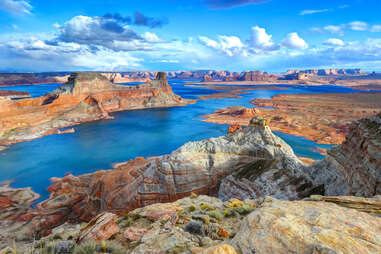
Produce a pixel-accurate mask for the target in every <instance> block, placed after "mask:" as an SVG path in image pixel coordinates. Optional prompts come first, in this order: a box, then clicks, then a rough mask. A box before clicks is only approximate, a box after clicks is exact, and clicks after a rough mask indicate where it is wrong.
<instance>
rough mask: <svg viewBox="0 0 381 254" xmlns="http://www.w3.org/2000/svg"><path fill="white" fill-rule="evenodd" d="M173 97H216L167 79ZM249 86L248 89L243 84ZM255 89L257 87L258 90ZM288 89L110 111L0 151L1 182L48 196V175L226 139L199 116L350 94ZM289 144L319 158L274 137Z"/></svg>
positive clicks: (299, 147)
mask: <svg viewBox="0 0 381 254" xmlns="http://www.w3.org/2000/svg"><path fill="white" fill-rule="evenodd" d="M170 83H171V85H172V87H173V90H174V92H175V93H176V94H178V95H180V96H182V97H183V98H187V99H196V98H198V96H200V95H206V94H212V93H215V92H216V91H215V90H212V89H207V88H198V87H186V86H184V81H173V80H172V81H170ZM58 86H59V84H45V85H29V86H28V85H23V86H18V87H2V89H9V90H19V91H20V90H21V91H28V92H30V93H31V95H32V96H33V97H36V96H41V95H43V94H45V93H47V92H49V91H51V90H53V89H55V88H56V87H58ZM245 87H248V86H245ZM257 87H258V86H257ZM283 87H287V88H289V90H255V91H254V90H253V91H250V93H248V94H242V98H224V99H211V100H199V101H197V103H195V104H192V105H188V106H185V107H172V108H158V109H144V110H134V111H123V112H116V113H112V115H113V116H114V117H115V119H112V120H100V121H94V122H90V123H84V124H81V125H78V126H75V127H74V128H75V130H76V132H75V133H73V134H63V135H51V136H46V137H42V138H39V139H36V140H32V141H29V142H24V143H18V144H15V145H12V146H11V147H10V148H9V149H7V150H4V151H1V152H0V182H2V181H8V180H11V181H12V184H11V186H12V187H28V186H30V187H32V189H33V190H34V191H36V192H38V193H40V194H41V198H43V199H45V198H47V197H48V195H49V194H48V192H47V191H46V188H47V187H48V186H49V185H50V184H51V182H50V180H49V179H50V178H51V177H63V176H64V175H65V174H66V173H72V174H74V175H79V174H84V173H90V172H94V171H96V170H98V169H109V168H111V165H112V164H113V163H116V162H122V161H127V160H129V159H132V158H135V157H137V156H144V157H147V156H156V155H162V154H167V153H170V152H171V151H173V150H175V149H176V148H178V147H179V146H181V145H182V144H184V143H186V142H189V141H197V140H202V139H206V138H209V137H218V136H221V135H225V134H226V132H227V128H228V126H227V125H219V124H214V123H206V122H203V121H201V119H202V118H201V117H200V115H205V114H208V113H211V112H213V111H215V110H216V109H220V108H226V107H228V106H247V107H252V104H250V103H249V101H251V100H253V99H254V98H270V97H271V96H273V95H276V94H280V93H282V94H292V93H324V92H353V90H351V89H349V88H344V87H337V86H305V87H303V86H290V85H283ZM276 134H277V135H279V136H280V137H281V138H283V139H284V140H285V141H286V142H287V143H288V144H290V145H291V146H292V147H293V149H294V150H295V153H296V154H297V155H298V156H303V157H310V158H314V159H322V155H320V154H319V153H317V152H316V147H323V148H329V147H330V146H329V145H318V144H316V143H314V142H312V141H309V140H307V139H305V138H303V137H296V136H293V135H289V134H284V133H276Z"/></svg>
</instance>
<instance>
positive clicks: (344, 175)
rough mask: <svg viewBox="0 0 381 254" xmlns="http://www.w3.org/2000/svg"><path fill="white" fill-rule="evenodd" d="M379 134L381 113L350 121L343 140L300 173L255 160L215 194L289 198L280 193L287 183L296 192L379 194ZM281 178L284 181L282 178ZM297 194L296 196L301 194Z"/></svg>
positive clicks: (229, 179) (287, 188) (380, 159)
mask: <svg viewBox="0 0 381 254" xmlns="http://www.w3.org/2000/svg"><path fill="white" fill-rule="evenodd" d="M380 137H381V113H379V114H378V115H376V116H370V117H367V118H364V119H361V120H359V121H356V122H354V123H353V124H352V125H351V126H350V129H349V133H348V134H347V137H346V140H345V141H344V142H343V144H341V145H338V146H335V147H333V148H332V149H330V150H328V152H327V155H326V156H325V158H324V160H322V161H318V162H316V163H315V164H313V165H312V166H310V167H305V168H303V169H300V170H301V171H302V172H303V173H302V174H299V173H296V174H295V171H294V172H293V174H292V175H290V174H289V172H288V171H287V170H276V172H275V173H274V175H272V174H271V172H272V168H271V167H270V166H268V165H265V164H264V165H262V167H261V168H260V167H258V165H256V164H254V165H250V164H247V165H244V166H242V168H240V169H238V170H235V171H234V172H233V174H232V175H230V176H228V177H226V178H225V179H224V180H223V181H222V183H221V185H220V190H219V197H220V198H223V199H228V198H231V197H238V198H241V199H245V198H257V197H260V196H264V195H271V196H275V197H278V198H283V199H284V198H287V199H290V197H291V196H290V195H288V196H282V195H285V194H286V193H287V191H288V190H289V188H291V189H293V188H294V187H293V186H292V184H291V183H298V184H299V186H296V192H297V193H299V194H304V193H303V189H307V190H309V191H311V190H312V191H314V192H320V193H323V194H325V195H348V196H350V195H353V196H366V197H372V196H374V195H379V194H381V156H380V155H381V142H380ZM286 164H287V165H289V164H290V162H289V161H287V163H286ZM285 168H286V169H287V167H285ZM258 170H260V172H259V173H258ZM267 171H269V173H268V172H267ZM306 175H308V176H306ZM305 179H310V181H309V182H308V181H305ZM285 180H286V182H283V181H285ZM301 181H302V182H301ZM272 188H274V189H272ZM269 190H270V191H272V192H269ZM276 191H279V193H276ZM312 191H311V192H312ZM297 198H298V199H300V198H302V196H299V197H297Z"/></svg>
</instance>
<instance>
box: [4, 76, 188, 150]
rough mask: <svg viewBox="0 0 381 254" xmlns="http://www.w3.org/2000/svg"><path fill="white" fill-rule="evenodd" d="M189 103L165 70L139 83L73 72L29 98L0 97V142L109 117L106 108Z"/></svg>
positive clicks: (132, 107) (37, 135) (10, 141)
mask: <svg viewBox="0 0 381 254" xmlns="http://www.w3.org/2000/svg"><path fill="white" fill-rule="evenodd" d="M187 103H189V101H187V100H183V99H182V98H181V97H180V96H178V95H175V94H174V93H173V91H172V89H171V87H170V86H169V84H168V82H167V79H166V75H165V73H162V72H159V73H158V74H157V78H156V80H153V81H150V82H147V83H145V84H142V85H139V86H123V85H115V84H113V83H111V82H110V81H109V80H108V79H107V78H106V77H104V76H102V75H100V74H98V73H75V74H72V75H71V76H70V78H69V81H68V82H67V83H65V84H64V85H62V86H61V87H59V88H58V89H56V90H55V91H53V92H51V93H49V94H46V95H45V96H42V97H39V98H32V99H22V100H17V101H15V100H11V99H9V98H5V97H0V145H9V144H12V143H16V142H22V141H27V140H31V139H35V138H38V137H41V136H44V135H49V134H53V133H58V132H61V131H60V130H59V128H64V127H68V126H72V125H76V124H79V123H81V122H88V121H94V120H98V119H104V118H111V116H110V114H109V113H110V112H114V111H121V110H132V109H142V108H154V107H170V106H182V105H185V104H187Z"/></svg>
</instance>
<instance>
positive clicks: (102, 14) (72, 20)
mask: <svg viewBox="0 0 381 254" xmlns="http://www.w3.org/2000/svg"><path fill="white" fill-rule="evenodd" d="M380 13H381V1H380V0H318V1H307V0H234V1H232V0H145V1H136V0H107V1H106V0H103V1H101V0H65V1H52V0H0V71H17V72H45V71H79V70H83V71H86V70H91V71H97V70H101V71H137V70H154V71H156V70H163V71H176V70H206V69H215V70H231V71H243V70H263V71H268V72H284V71H286V70H288V69H312V68H363V69H364V70H366V71H381V15H380Z"/></svg>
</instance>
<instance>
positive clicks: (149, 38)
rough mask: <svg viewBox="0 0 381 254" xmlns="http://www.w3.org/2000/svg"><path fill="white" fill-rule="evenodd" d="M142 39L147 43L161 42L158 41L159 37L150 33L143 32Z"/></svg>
mask: <svg viewBox="0 0 381 254" xmlns="http://www.w3.org/2000/svg"><path fill="white" fill-rule="evenodd" d="M142 37H143V38H144V39H145V40H146V41H147V42H161V40H160V39H159V37H158V36H157V35H156V34H154V33H150V32H145V33H144V34H142Z"/></svg>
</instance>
